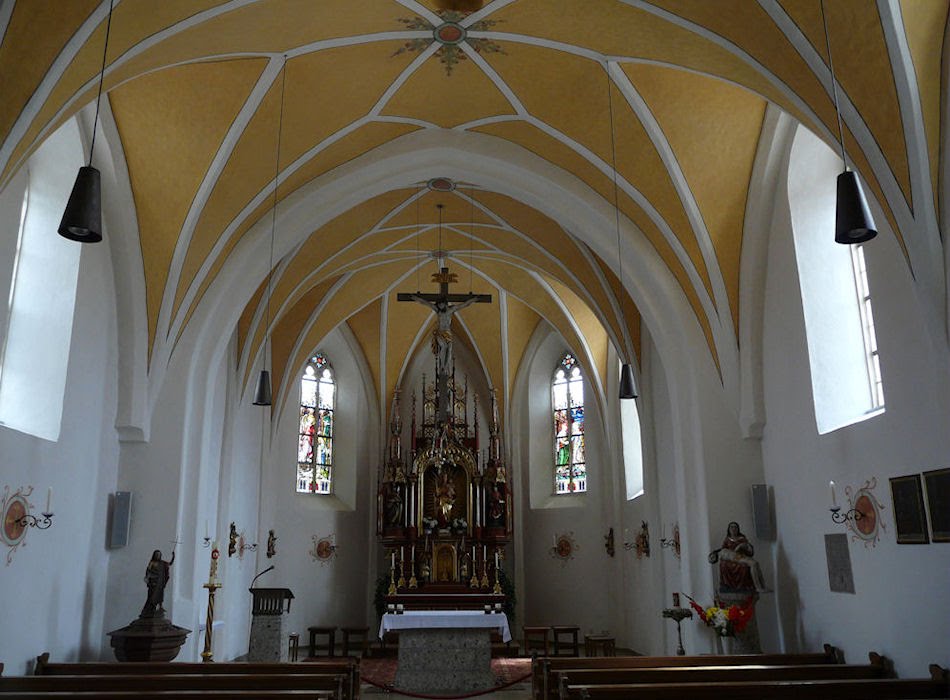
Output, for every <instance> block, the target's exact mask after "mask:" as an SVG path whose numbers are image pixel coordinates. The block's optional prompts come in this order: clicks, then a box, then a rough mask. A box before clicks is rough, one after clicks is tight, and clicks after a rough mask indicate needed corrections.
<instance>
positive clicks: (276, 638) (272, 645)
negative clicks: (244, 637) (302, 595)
mask: <svg viewBox="0 0 950 700" xmlns="http://www.w3.org/2000/svg"><path fill="white" fill-rule="evenodd" d="M248 590H249V591H250V592H251V596H252V601H253V605H252V607H251V640H250V644H249V645H248V652H247V660H248V661H251V662H279V661H287V645H286V644H284V640H285V639H286V638H287V635H286V634H284V619H285V618H284V613H285V612H290V601H291V600H293V599H294V594H293V593H291V591H290V589H289V588H249V589H248ZM284 601H286V602H287V607H286V609H284Z"/></svg>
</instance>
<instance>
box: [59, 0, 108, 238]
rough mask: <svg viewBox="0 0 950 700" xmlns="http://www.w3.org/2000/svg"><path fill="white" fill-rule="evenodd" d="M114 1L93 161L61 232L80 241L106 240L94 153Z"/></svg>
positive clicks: (72, 199) (81, 179)
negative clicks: (93, 165) (94, 165)
mask: <svg viewBox="0 0 950 700" xmlns="http://www.w3.org/2000/svg"><path fill="white" fill-rule="evenodd" d="M112 4H113V3H112V1H110V2H109V19H108V20H107V21H106V40H105V46H103V48H102V69H101V70H100V71H99V94H98V95H96V117H95V119H93V121H92V140H91V142H90V144H89V164H88V165H85V166H83V167H81V168H79V174H78V175H77V176H76V182H75V184H73V190H72V192H71V193H70V194H69V201H68V202H66V211H64V212H63V219H62V221H60V222H59V228H58V229H57V232H58V233H59V235H60V236H62V237H63V238H68V239H69V240H71V241H79V242H80V243H98V242H99V241H101V240H102V188H101V186H100V178H99V171H98V170H96V169H95V168H94V167H92V153H93V151H94V150H95V148H96V126H97V125H98V124H99V102H100V101H101V100H102V80H103V78H104V77H105V73H106V53H107V52H108V50H109V31H110V30H111V29H112Z"/></svg>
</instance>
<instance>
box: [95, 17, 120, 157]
mask: <svg viewBox="0 0 950 700" xmlns="http://www.w3.org/2000/svg"><path fill="white" fill-rule="evenodd" d="M114 4H115V0H109V18H108V19H107V20H106V40H105V45H104V46H103V47H102V68H101V69H100V70H99V92H98V93H97V94H96V116H95V118H94V119H93V120H92V139H91V140H90V142H89V167H92V152H93V151H94V150H95V148H96V126H97V125H98V124H99V103H100V101H101V100H102V83H103V80H104V79H105V77H106V54H108V53H109V34H110V33H111V31H112V7H113V5H114Z"/></svg>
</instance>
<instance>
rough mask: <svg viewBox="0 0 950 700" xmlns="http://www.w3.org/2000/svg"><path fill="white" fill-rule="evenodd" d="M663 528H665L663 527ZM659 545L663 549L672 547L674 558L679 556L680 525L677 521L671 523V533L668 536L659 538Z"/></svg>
mask: <svg viewBox="0 0 950 700" xmlns="http://www.w3.org/2000/svg"><path fill="white" fill-rule="evenodd" d="M664 529H665V528H664ZM660 547H662V548H663V549H667V548H669V549H672V550H673V554H674V555H676V558H677V559H679V557H680V526H679V523H673V535H672V536H671V537H669V538H666V537H661V538H660Z"/></svg>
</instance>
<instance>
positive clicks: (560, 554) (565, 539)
mask: <svg viewBox="0 0 950 700" xmlns="http://www.w3.org/2000/svg"><path fill="white" fill-rule="evenodd" d="M578 549H580V545H579V544H577V541H576V540H575V539H574V531H573V530H571V531H570V532H562V533H561V534H559V535H555V536H554V546H553V547H551V549H550V554H551V556H552V557H554V558H555V559H559V560H560V561H561V563H562V564H564V563H566V562H567V560H568V559H573V558H574V552H576V551H577V550H578Z"/></svg>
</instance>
